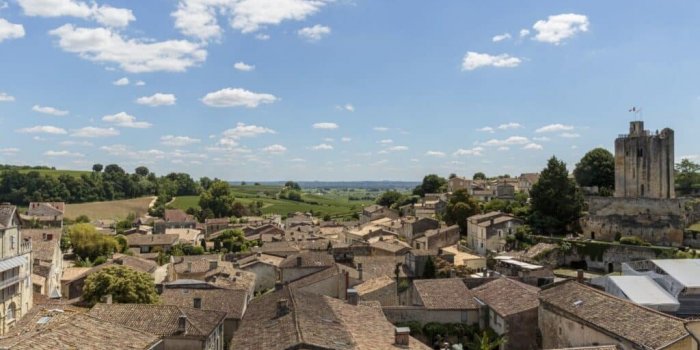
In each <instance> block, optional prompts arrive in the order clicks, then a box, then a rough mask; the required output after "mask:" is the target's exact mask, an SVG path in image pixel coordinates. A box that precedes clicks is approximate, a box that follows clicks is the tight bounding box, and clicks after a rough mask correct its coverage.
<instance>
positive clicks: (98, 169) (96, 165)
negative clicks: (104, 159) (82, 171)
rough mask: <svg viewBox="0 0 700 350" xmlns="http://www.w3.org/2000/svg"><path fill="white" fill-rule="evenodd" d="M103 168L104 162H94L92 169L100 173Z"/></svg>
mask: <svg viewBox="0 0 700 350" xmlns="http://www.w3.org/2000/svg"><path fill="white" fill-rule="evenodd" d="M103 168H104V167H103V166H102V164H100V163H97V164H93V166H92V171H94V172H96V173H99V172H101V171H102V169H103Z"/></svg>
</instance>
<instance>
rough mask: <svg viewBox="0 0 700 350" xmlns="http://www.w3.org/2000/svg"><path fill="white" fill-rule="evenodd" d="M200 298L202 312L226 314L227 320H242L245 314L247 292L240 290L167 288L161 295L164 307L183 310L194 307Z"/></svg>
mask: <svg viewBox="0 0 700 350" xmlns="http://www.w3.org/2000/svg"><path fill="white" fill-rule="evenodd" d="M195 298H200V299H201V301H202V306H201V309H202V310H216V311H223V312H226V318H233V319H241V318H242V317H243V314H244V313H245V309H246V303H247V292H246V291H245V290H240V289H220V288H212V289H201V288H166V289H165V290H163V293H162V294H161V295H160V300H161V302H162V303H163V304H164V305H176V306H179V307H183V308H191V307H194V299H195Z"/></svg>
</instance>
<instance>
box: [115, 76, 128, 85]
mask: <svg viewBox="0 0 700 350" xmlns="http://www.w3.org/2000/svg"><path fill="white" fill-rule="evenodd" d="M112 84H114V85H116V86H125V85H129V78H127V77H124V78H121V79H118V80H115V81H113V82H112Z"/></svg>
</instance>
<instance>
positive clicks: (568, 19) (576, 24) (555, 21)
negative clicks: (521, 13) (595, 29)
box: [532, 13, 589, 45]
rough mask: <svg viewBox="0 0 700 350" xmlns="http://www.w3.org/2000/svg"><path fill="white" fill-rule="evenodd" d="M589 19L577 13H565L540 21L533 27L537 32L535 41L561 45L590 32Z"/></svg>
mask: <svg viewBox="0 0 700 350" xmlns="http://www.w3.org/2000/svg"><path fill="white" fill-rule="evenodd" d="M588 25H589V23H588V17H586V16H585V15H579V14H575V13H563V14H560V15H554V16H549V17H548V18H547V20H539V21H537V22H535V24H534V25H533V26H532V28H533V29H535V30H536V31H537V34H535V36H534V38H533V39H534V40H537V41H541V42H545V43H550V44H555V45H559V44H560V43H561V42H562V41H563V40H564V39H567V38H570V37H573V36H574V35H576V34H577V33H579V32H587V31H588Z"/></svg>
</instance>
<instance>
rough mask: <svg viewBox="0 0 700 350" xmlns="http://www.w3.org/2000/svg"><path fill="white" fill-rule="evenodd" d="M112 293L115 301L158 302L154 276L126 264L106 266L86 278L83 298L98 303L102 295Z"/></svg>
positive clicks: (91, 302) (134, 302)
mask: <svg viewBox="0 0 700 350" xmlns="http://www.w3.org/2000/svg"><path fill="white" fill-rule="evenodd" d="M105 295H111V296H112V302H114V303H133V304H155V303H157V302H158V293H157V292H156V287H155V284H154V283H153V278H152V277H151V276H150V275H149V274H147V273H145V272H138V271H135V270H132V269H131V268H128V267H126V266H110V267H105V268H104V269H102V270H99V271H97V272H95V273H92V274H91V275H89V276H88V277H87V279H86V280H85V286H84V287H83V300H84V301H86V302H88V303H90V304H95V303H97V302H98V301H99V300H100V298H101V297H102V296H105Z"/></svg>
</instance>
